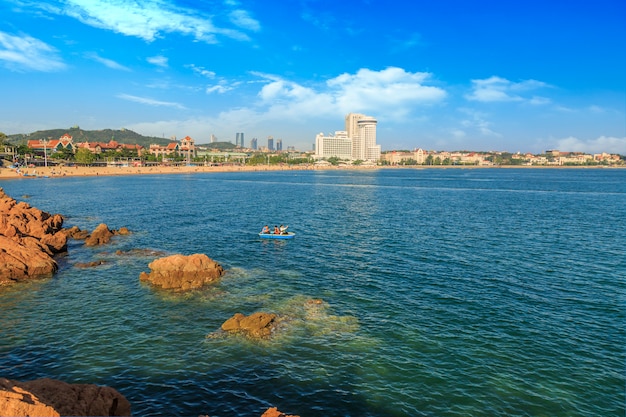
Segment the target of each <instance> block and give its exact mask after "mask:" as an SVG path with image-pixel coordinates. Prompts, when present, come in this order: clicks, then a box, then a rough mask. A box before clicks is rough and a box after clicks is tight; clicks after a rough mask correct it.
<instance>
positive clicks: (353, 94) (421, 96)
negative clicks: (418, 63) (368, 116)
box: [326, 67, 447, 118]
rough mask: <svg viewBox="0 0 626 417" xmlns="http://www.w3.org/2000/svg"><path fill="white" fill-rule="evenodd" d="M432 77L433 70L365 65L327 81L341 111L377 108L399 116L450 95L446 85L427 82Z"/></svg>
mask: <svg viewBox="0 0 626 417" xmlns="http://www.w3.org/2000/svg"><path fill="white" fill-rule="evenodd" d="M430 78H431V74H430V73H425V72H414V73H411V72H407V71H405V70H404V69H402V68H397V67H389V68H386V69H384V70H381V71H373V70H370V69H367V68H364V69H360V70H359V71H357V72H356V73H355V74H347V73H346V74H341V75H339V76H338V77H336V78H333V79H331V80H329V81H327V83H326V84H327V85H328V86H329V87H331V89H332V94H333V96H334V98H335V101H336V103H337V107H338V110H339V111H340V112H341V113H349V112H353V111H365V112H377V113H381V114H387V115H389V116H390V117H394V118H395V117H403V116H405V115H406V114H408V113H409V112H410V111H411V110H412V109H413V108H414V107H416V106H419V105H423V104H432V103H438V102H441V101H443V100H444V99H445V98H446V96H447V94H446V91H445V90H443V89H442V88H440V87H435V86H429V85H425V83H426V82H427V81H429V79H430Z"/></svg>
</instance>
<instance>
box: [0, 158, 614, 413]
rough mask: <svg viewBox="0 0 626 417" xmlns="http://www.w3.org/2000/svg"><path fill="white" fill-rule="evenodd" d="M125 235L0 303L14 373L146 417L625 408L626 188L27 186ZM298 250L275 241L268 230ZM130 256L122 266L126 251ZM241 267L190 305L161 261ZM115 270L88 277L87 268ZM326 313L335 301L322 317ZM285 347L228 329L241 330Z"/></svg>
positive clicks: (448, 183)
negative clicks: (252, 325)
mask: <svg viewBox="0 0 626 417" xmlns="http://www.w3.org/2000/svg"><path fill="white" fill-rule="evenodd" d="M0 187H3V188H4V190H5V192H6V193H7V194H8V195H10V196H12V197H14V198H16V199H17V200H23V201H27V202H28V203H29V204H31V205H32V206H34V207H37V208H40V209H42V210H45V211H48V212H51V213H61V214H63V215H65V216H66V222H65V226H68V227H69V226H73V225H77V226H78V227H80V228H81V229H85V230H93V228H95V226H97V225H98V224H99V223H106V224H107V225H108V226H109V227H110V228H114V229H118V228H120V227H123V226H125V227H128V228H129V229H130V230H131V231H132V232H133V233H132V235H130V236H119V237H116V238H114V241H113V242H112V243H111V244H109V245H106V246H102V247H96V248H87V247H84V246H83V245H82V242H80V241H70V245H69V251H68V253H67V255H66V256H63V257H60V258H59V259H58V261H59V265H60V270H59V272H58V273H57V274H56V275H55V276H54V277H52V278H48V279H43V280H37V281H33V282H29V283H20V284H17V285H14V286H12V287H5V288H0V376H2V377H6V378H10V379H19V380H30V379H35V378H40V377H50V378H57V379H61V380H64V381H66V382H70V383H96V384H100V385H109V386H112V387H114V388H116V389H117V390H118V391H120V392H121V393H122V394H123V395H124V396H126V397H127V398H128V399H129V400H130V402H131V404H132V409H133V415H135V416H166V415H167V416H172V415H175V416H193V417H196V416H198V415H209V416H214V417H226V416H229V417H230V416H244V417H247V416H250V417H252V416H254V417H259V416H260V415H261V414H262V413H263V412H264V411H265V409H267V408H268V407H272V406H275V407H278V409H279V410H281V411H283V412H286V413H289V414H298V415H300V416H302V417H322V416H324V417H327V416H344V417H347V416H351V417H368V416H372V417H374V416H380V417H391V416H433V417H439V416H442V417H446V416H476V417H477V416H546V417H548V416H549V417H558V416H564V417H565V416H567V417H575V416H602V417H610V416H616V417H623V416H624V415H625V403H626V394H625V387H626V377H625V367H626V350H625V349H626V348H625V347H626V265H625V260H626V253H625V243H626V238H625V237H626V170H623V169H380V170H355V171H282V172H253V173H243V172H235V173H211V174H191V175H183V174H179V175H155V176H148V175H146V176H128V177H90V178H49V179H35V178H33V179H18V180H6V181H1V182H0ZM266 223H267V224H269V225H270V226H274V225H275V224H281V223H284V224H287V225H289V230H290V231H293V232H296V233H297V235H296V237H295V238H294V239H293V240H287V241H265V240H260V239H259V238H258V235H257V233H258V232H259V231H260V230H261V227H262V226H263V225H264V224H266ZM116 251H122V254H116ZM175 253H181V254H185V255H188V254H193V253H205V254H207V255H208V256H209V257H210V258H212V259H214V260H216V261H217V262H219V263H220V264H222V265H223V266H224V268H225V269H226V270H227V273H226V275H225V276H224V277H223V278H222V279H221V280H220V281H219V282H218V283H216V284H215V285H211V286H208V287H206V288H204V289H202V290H198V291H193V292H188V293H172V292H167V291H163V290H158V289H155V288H153V287H151V286H150V285H148V284H145V283H141V282H139V273H140V272H142V271H148V270H149V269H148V266H147V265H148V263H149V262H151V261H152V260H153V259H155V257H160V256H164V255H169V254H175ZM93 260H104V261H106V263H105V264H104V265H101V266H98V267H94V268H86V269H85V268H78V267H76V266H74V264H75V263H77V262H88V261H93ZM311 299H321V300H323V303H322V304H321V305H310V304H309V303H307V301H309V300H311ZM256 311H265V312H273V313H276V314H278V315H280V316H281V317H282V318H283V319H284V320H283V321H282V322H281V327H280V329H279V331H277V332H276V334H275V335H274V337H273V338H271V339H270V340H262V341H251V340H247V339H245V338H242V337H237V336H225V335H223V334H221V333H220V332H219V329H220V326H221V324H222V323H223V322H224V321H225V320H226V319H228V318H230V317H231V316H232V315H234V314H235V313H237V312H241V313H244V314H250V313H253V312H256Z"/></svg>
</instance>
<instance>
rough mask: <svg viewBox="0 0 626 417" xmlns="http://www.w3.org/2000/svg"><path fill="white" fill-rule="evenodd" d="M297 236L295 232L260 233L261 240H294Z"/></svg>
mask: <svg viewBox="0 0 626 417" xmlns="http://www.w3.org/2000/svg"><path fill="white" fill-rule="evenodd" d="M295 235H296V234H295V233H294V232H285V233H259V237H260V238H261V239H292V238H293V237H294V236H295Z"/></svg>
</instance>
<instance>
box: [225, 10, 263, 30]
mask: <svg viewBox="0 0 626 417" xmlns="http://www.w3.org/2000/svg"><path fill="white" fill-rule="evenodd" d="M230 21H231V22H232V23H233V24H234V25H235V26H237V27H240V28H242V29H247V30H251V31H253V32H258V31H259V30H261V24H260V23H259V22H258V21H257V20H255V19H253V18H252V17H251V16H250V14H249V13H248V12H247V11H245V10H241V9H238V10H233V11H232V12H230Z"/></svg>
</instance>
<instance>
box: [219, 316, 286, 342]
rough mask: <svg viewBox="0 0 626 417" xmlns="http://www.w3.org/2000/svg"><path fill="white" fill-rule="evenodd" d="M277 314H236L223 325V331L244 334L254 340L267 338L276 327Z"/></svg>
mask: <svg viewBox="0 0 626 417" xmlns="http://www.w3.org/2000/svg"><path fill="white" fill-rule="evenodd" d="M276 318H277V316H276V314H274V313H263V312H257V313H253V314H250V315H249V316H244V315H243V314H241V313H236V314H235V315H234V316H232V317H231V318H229V319H228V320H226V321H225V322H224V324H222V330H224V331H225V332H230V333H243V334H245V335H246V336H249V337H253V338H265V337H269V336H270V335H271V334H272V331H273V330H274V329H275V327H276Z"/></svg>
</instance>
